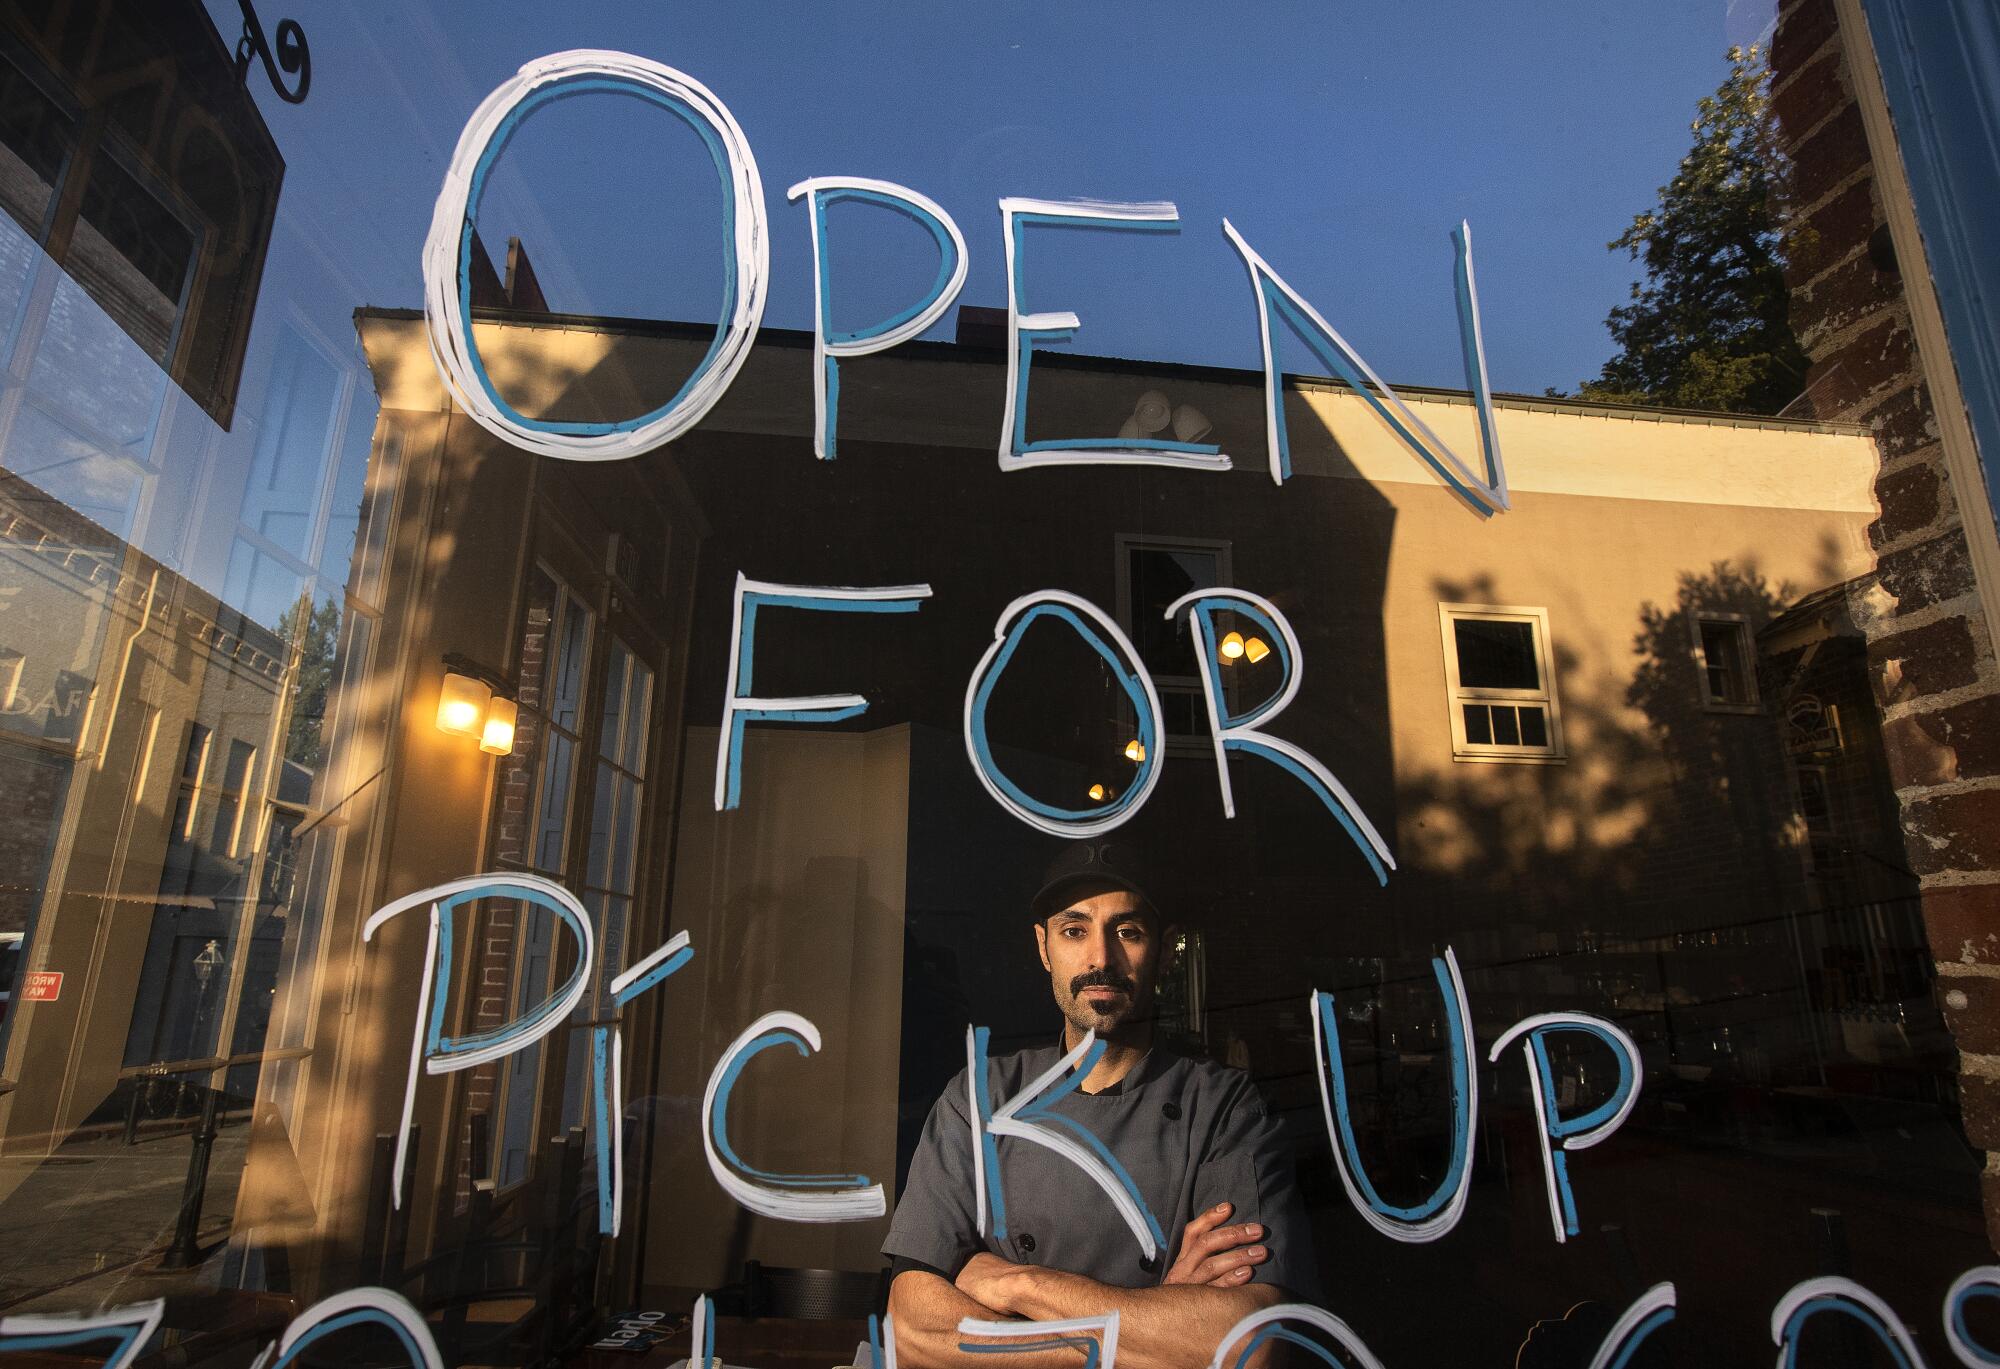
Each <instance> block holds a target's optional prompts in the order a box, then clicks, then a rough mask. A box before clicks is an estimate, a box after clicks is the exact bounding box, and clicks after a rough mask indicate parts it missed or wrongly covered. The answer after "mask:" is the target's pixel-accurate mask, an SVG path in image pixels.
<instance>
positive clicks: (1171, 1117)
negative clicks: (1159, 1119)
mask: <svg viewBox="0 0 2000 1369" xmlns="http://www.w3.org/2000/svg"><path fill="white" fill-rule="evenodd" d="M1160 1111H1161V1112H1163V1113H1165V1114H1166V1117H1167V1120H1168V1121H1169V1122H1178V1121H1180V1120H1181V1105H1180V1104H1179V1103H1163V1104H1161V1106H1160Z"/></svg>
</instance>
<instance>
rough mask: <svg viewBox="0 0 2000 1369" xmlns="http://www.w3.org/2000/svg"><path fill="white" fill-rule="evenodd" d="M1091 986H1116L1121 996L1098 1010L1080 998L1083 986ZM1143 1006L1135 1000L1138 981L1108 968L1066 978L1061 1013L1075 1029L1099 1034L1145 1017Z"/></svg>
mask: <svg viewBox="0 0 2000 1369" xmlns="http://www.w3.org/2000/svg"><path fill="white" fill-rule="evenodd" d="M1094 988H1105V989H1116V990H1118V991H1119V992H1120V993H1121V994H1123V995H1124V999H1123V1001H1122V1002H1117V1001H1114V1002H1113V1003H1111V1004H1108V1005H1106V1007H1104V1008H1103V1009H1099V1008H1097V1007H1094V1006H1093V1005H1091V1004H1090V1003H1089V1002H1088V1001H1086V1000H1085V999H1084V998H1083V991H1084V990H1085V989H1094ZM1147 1006H1149V1005H1146V1004H1142V1003H1141V1002H1140V1000H1139V984H1138V981H1137V980H1135V979H1133V978H1131V977H1130V976H1129V975H1122V974H1117V973H1114V972H1113V971H1110V970H1089V971H1086V972H1085V973H1083V974H1080V975H1077V976H1076V977H1075V978H1073V979H1071V980H1070V982H1069V994H1068V996H1067V998H1066V999H1065V1001H1064V1003H1063V1008H1064V1012H1063V1015H1064V1016H1065V1017H1067V1018H1068V1019H1069V1022H1070V1025H1071V1026H1073V1027H1075V1028H1076V1029H1077V1030H1078V1031H1080V1032H1085V1031H1095V1032H1097V1033H1099V1034H1100V1035H1101V1034H1104V1033H1107V1032H1113V1031H1117V1030H1118V1029H1119V1028H1121V1027H1128V1026H1131V1025H1132V1024H1133V1023H1135V1022H1140V1021H1143V1020H1145V1017H1146V1013H1145V1011H1144V1009H1145V1008H1146V1007H1147Z"/></svg>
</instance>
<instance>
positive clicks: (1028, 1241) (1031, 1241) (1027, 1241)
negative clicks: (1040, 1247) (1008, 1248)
mask: <svg viewBox="0 0 2000 1369" xmlns="http://www.w3.org/2000/svg"><path fill="white" fill-rule="evenodd" d="M1021 1249H1022V1250H1024V1251H1026V1252H1027V1253H1028V1254H1030V1255H1032V1254H1034V1253H1035V1238H1034V1237H1033V1236H1032V1235H1030V1234H1029V1233H1027V1232H1025V1231H1023V1232H1022V1233H1021Z"/></svg>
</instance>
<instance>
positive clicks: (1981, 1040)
mask: <svg viewBox="0 0 2000 1369" xmlns="http://www.w3.org/2000/svg"><path fill="white" fill-rule="evenodd" d="M1961 994H1962V995H1963V996H1964V1002H1965V1006H1964V1007H1962V1008H1954V1007H1953V1006H1952V1001H1953V999H1954V998H1956V997H1958V996H1959V995H1961ZM1937 996H1938V1005H1939V1006H1940V1007H1942V1008H1943V1009H1944V1020H1945V1025H1946V1026H1948V1027H1950V1028H1951V1034H1952V1037H1953V1038H1954V1039H1955V1040H1956V1041H1957V1042H1958V1048H1959V1049H1960V1050H1962V1051H1965V1052H1966V1053H1967V1054H1970V1055H2000V979H1988V978H1986V977H1985V976H1983V975H1958V974H1955V975H1945V976H1943V977H1941V978H1940V979H1939V980H1938V983H1937ZM1996 1149H2000V1147H1996Z"/></svg>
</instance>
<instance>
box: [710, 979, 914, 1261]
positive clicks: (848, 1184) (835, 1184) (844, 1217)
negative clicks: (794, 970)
mask: <svg viewBox="0 0 2000 1369" xmlns="http://www.w3.org/2000/svg"><path fill="white" fill-rule="evenodd" d="M777 1045H790V1046H792V1047H793V1048H794V1049H795V1050H797V1051H798V1053H799V1054H800V1055H811V1054H812V1053H813V1052H815V1051H817V1050H818V1049H819V1028H817V1027H815V1026H814V1025H813V1024H812V1023H811V1022H808V1021H807V1020H806V1019H805V1018H803V1017H801V1016H799V1015H798V1014H797V1013H794V1012H770V1013H765V1014H764V1015H763V1016H762V1017H760V1018H758V1019H757V1020H756V1021H755V1022H752V1023H751V1024H750V1025H749V1026H748V1027H746V1028H745V1029H744V1030H743V1034H742V1035H741V1036H738V1037H737V1038H736V1040H735V1041H733V1042H731V1043H730V1046H729V1049H728V1050H726V1051H724V1052H723V1053H722V1058H721V1059H720V1060H718V1061H716V1062H715V1069H714V1071H713V1072H712V1073H711V1074H710V1075H709V1076H708V1088H707V1090H706V1091H705V1092H704V1093H703V1094H702V1098H701V1144H702V1148H703V1149H704V1150H705V1151H706V1152H707V1153H708V1168H709V1171H710V1172H711V1173H713V1174H714V1175H715V1181H716V1182H717V1183H718V1184H720V1185H722V1188H723V1191H724V1192H726V1193H728V1194H729V1196H730V1197H732V1198H734V1199H736V1201H737V1202H739V1203H741V1204H742V1205H743V1206H744V1207H747V1208H749V1209H750V1210H751V1211H752V1212H756V1213H760V1214H762V1215H763V1216H766V1217H776V1218H778V1219H779V1220H780V1221H787V1222H858V1221H866V1220H867V1219H868V1218H870V1217H880V1216H881V1215H882V1214H883V1213H885V1212H887V1211H888V1210H889V1202H888V1199H887V1198H886V1197H885V1196H884V1194H883V1192H882V1185H880V1184H878V1183H875V1182H873V1181H872V1180H870V1179H869V1177H868V1176H867V1175H866V1174H774V1173H771V1172H769V1171H767V1170H761V1169H757V1168H754V1167H753V1166H751V1165H749V1164H747V1163H745V1162H744V1160H743V1158H742V1157H741V1156H739V1155H738V1154H737V1153H736V1149H735V1147H734V1146H733V1145H731V1144H730V1141H729V1095H730V1092H731V1091H732V1090H733V1089H734V1088H735V1087H736V1081H737V1078H738V1076H740V1075H741V1074H742V1073H743V1067H744V1066H745V1065H747V1064H749V1063H750V1061H751V1060H753V1059H755V1058H756V1056H757V1055H758V1053H759V1052H761V1051H765V1050H768V1049H770V1048H771V1047H772V1046H777Z"/></svg>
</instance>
